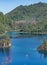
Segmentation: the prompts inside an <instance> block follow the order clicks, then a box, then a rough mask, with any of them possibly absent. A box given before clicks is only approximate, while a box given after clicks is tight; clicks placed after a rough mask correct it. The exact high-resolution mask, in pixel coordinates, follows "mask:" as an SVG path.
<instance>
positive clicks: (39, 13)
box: [6, 2, 47, 21]
mask: <svg viewBox="0 0 47 65" xmlns="http://www.w3.org/2000/svg"><path fill="white" fill-rule="evenodd" d="M6 15H7V16H8V17H9V18H11V19H12V20H14V21H16V20H28V19H31V18H37V19H40V18H43V17H47V4H46V3H41V2H39V3H37V4H33V5H29V6H23V5H20V6H19V7H17V8H15V9H14V10H12V11H11V12H9V13H7V14H6Z"/></svg>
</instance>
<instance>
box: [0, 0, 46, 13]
mask: <svg viewBox="0 0 47 65" xmlns="http://www.w3.org/2000/svg"><path fill="white" fill-rule="evenodd" d="M38 2H45V3H47V0H0V12H3V13H4V14H6V13H8V12H10V11H11V10H13V9H14V8H16V7H17V6H20V5H30V4H34V3H38Z"/></svg>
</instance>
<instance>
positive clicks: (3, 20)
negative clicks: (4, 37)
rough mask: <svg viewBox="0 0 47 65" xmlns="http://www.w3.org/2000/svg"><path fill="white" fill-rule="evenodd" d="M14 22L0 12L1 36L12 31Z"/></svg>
mask: <svg viewBox="0 0 47 65" xmlns="http://www.w3.org/2000/svg"><path fill="white" fill-rule="evenodd" d="M11 28H12V21H11V20H10V19H8V18H7V17H6V16H5V15H4V14H3V13H2V12H0V34H3V33H5V31H8V30H11Z"/></svg>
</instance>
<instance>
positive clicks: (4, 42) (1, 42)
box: [0, 35, 11, 48]
mask: <svg viewBox="0 0 47 65" xmlns="http://www.w3.org/2000/svg"><path fill="white" fill-rule="evenodd" d="M10 46H11V43H10V38H9V37H8V36H6V35H4V36H1V37H0V48H8V47H10Z"/></svg>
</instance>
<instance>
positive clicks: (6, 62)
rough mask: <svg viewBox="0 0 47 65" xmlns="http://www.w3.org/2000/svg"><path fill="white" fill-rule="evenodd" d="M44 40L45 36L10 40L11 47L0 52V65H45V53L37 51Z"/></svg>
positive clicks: (46, 57)
mask: <svg viewBox="0 0 47 65" xmlns="http://www.w3.org/2000/svg"><path fill="white" fill-rule="evenodd" d="M13 34H14V33H13ZM13 34H12V35H13ZM45 38H46V39H47V35H37V36H32V37H30V38H12V39H11V44H12V47H11V48H9V49H4V50H0V65H47V53H44V54H43V53H39V52H38V51H37V47H38V46H39V45H40V44H43V41H44V39H45Z"/></svg>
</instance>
